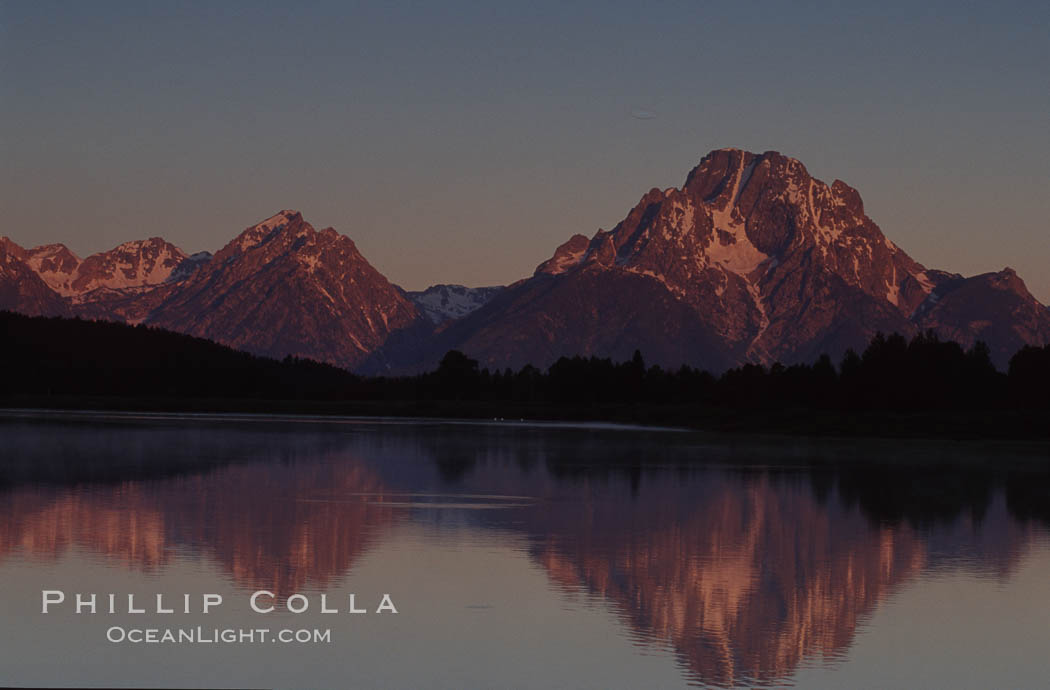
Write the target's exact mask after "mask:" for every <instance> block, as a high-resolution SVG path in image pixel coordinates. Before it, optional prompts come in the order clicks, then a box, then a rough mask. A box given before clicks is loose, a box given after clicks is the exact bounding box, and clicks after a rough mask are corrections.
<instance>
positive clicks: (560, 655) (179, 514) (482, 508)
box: [0, 413, 1050, 688]
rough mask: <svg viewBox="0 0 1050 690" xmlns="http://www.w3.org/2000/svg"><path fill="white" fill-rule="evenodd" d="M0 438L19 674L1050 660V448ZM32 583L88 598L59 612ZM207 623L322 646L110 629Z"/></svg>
mask: <svg viewBox="0 0 1050 690" xmlns="http://www.w3.org/2000/svg"><path fill="white" fill-rule="evenodd" d="M0 434H2V450H0V452H2V454H3V458H2V462H0V584H2V590H0V621H2V624H0V686H4V685H7V686H12V685H15V686H63V685H65V686H68V685H74V684H79V685H81V686H115V687H119V686H125V687H239V688H269V687H281V688H325V687H331V688H350V687H367V688H380V687H391V688H400V687H427V688H473V687H479V688H483V687H496V688H526V687H529V688H551V687H558V688H561V687H565V688H674V687H687V686H711V687H735V686H773V687H780V686H798V687H804V688H843V687H850V688H890V687H901V688H904V687H945V688H949V687H950V688H962V687H972V688H987V687H1046V684H1047V679H1050V532H1048V528H1047V526H1048V525H1050V480H1048V478H1047V475H1046V473H1045V472H1043V471H1040V472H1033V471H1030V470H1025V469H1024V467H1025V465H1026V464H1028V465H1029V466H1031V464H1032V463H1033V462H1035V463H1041V464H1042V465H1043V466H1044V467H1045V465H1046V462H1047V460H1046V457H1045V455H1041V453H1042V452H1043V451H1042V450H1041V449H1031V448H1024V447H1012V446H992V445H980V444H974V443H969V444H966V443H933V442H909V441H895V442H889V441H887V442H870V441H867V442H861V441H839V442H833V441H823V442H816V441H805V440H785V439H766V440H763V439H747V438H741V437H737V438H727V437H719V436H708V435H704V434H698V433H691V432H690V433H686V432H676V431H644V430H637V429H633V430H632V429H619V428H606V427H590V428H571V427H557V426H546V427H545V426H530V425H525V424H521V425H497V424H452V423H435V422H399V421H370V422H364V421H355V420H340V421H324V422H322V421H311V420H291V419H287V418H273V417H246V416H226V417H207V416H196V417H193V416H165V415H137V416H130V415H129V416H121V415H101V416H99V415H65V416H51V417H50V418H47V419H40V418H34V417H33V416H32V415H28V414H27V415H17V414H15V415H12V414H10V413H8V414H7V415H6V416H4V417H0ZM916 459H921V460H922V461H923V462H925V463H927V466H926V469H923V470H905V469H903V467H904V466H906V465H908V464H909V463H912V462H914V461H915V460H916ZM989 459H991V460H994V462H993V463H991V464H992V465H994V466H995V467H996V468H997V469H995V470H994V471H993V470H988V469H982V468H983V467H987V466H988V464H989V463H987V462H985V461H987V460H989ZM844 460H845V461H847V463H846V465H845V466H848V467H849V469H848V470H847V469H843V467H844V465H843V463H842V461H844ZM41 590H58V591H62V592H64V593H65V595H66V597H67V601H66V602H64V603H62V604H60V605H55V606H53V607H52V609H51V611H50V612H49V613H48V614H46V615H45V614H43V613H41ZM259 590H266V591H269V592H272V593H274V594H275V598H276V600H277V601H276V604H277V605H278V606H277V610H276V611H274V612H272V613H267V614H260V613H256V612H254V611H252V609H251V608H250V606H249V597H250V595H251V594H252V593H253V592H256V591H259ZM76 593H82V594H85V595H86V594H88V593H97V595H98V612H97V613H95V614H94V615H92V614H89V613H87V612H84V613H81V614H76V613H75V612H74V606H73V603H72V600H73V597H74V596H75V594H76ZM109 593H115V594H116V595H117V597H116V602H117V604H116V609H117V610H118V612H117V613H114V614H109V613H106V612H105V610H104V609H105V608H106V606H107V604H106V603H105V601H106V597H107V596H108V594H109ZM206 593H213V594H219V595H221V596H222V597H223V603H222V605H221V606H219V607H216V608H214V609H213V610H212V611H211V612H209V613H208V614H204V613H202V612H201V611H200V608H201V603H200V602H201V597H202V596H203V595H204V594H206ZM295 593H301V594H303V595H304V596H305V597H306V600H307V601H308V603H309V608H308V610H307V611H306V612H304V613H301V614H292V613H289V612H288V611H286V610H284V608H283V606H282V604H283V602H284V600H285V599H286V598H287V597H288V596H289V595H292V594H295ZM322 593H324V594H326V596H327V603H328V606H329V607H333V608H337V609H338V611H339V612H338V613H336V614H324V613H321V611H320V595H321V594H322ZM350 593H354V595H355V605H356V606H357V607H358V608H364V609H366V610H367V611H369V613H364V614H354V613H349V612H347V608H348V604H347V602H348V595H349V594H350ZM128 594H133V595H135V597H136V603H135V605H136V606H139V605H144V607H145V608H146V609H147V613H144V614H129V613H127V612H126V604H127V602H126V599H127V596H128ZM157 594H162V595H164V597H165V599H164V606H172V605H173V608H175V609H176V612H175V613H171V614H163V613H157V612H156V611H155V603H156V602H155V597H156V595H157ZM185 594H189V595H191V596H190V601H191V604H190V605H191V609H192V610H191V612H190V613H184V612H182V607H183V604H184V600H183V597H184V595H185ZM384 594H389V595H390V600H391V602H392V603H393V604H394V605H395V607H396V609H397V614H392V613H389V612H385V613H375V612H374V611H375V609H376V608H377V607H378V606H379V604H380V603H381V598H382V596H383V595H384ZM262 601H263V603H266V602H267V601H268V600H266V599H263V600H262ZM294 601H295V602H296V604H298V602H300V601H301V599H296V600H294ZM198 627H200V628H201V629H202V630H203V631H204V634H202V635H201V636H202V637H206V636H207V635H206V633H207V631H209V630H215V629H225V628H231V629H238V630H239V629H262V628H266V629H268V630H272V631H274V632H276V631H277V630H281V629H288V630H293V631H295V630H307V631H313V630H321V631H323V630H328V631H330V632H329V635H330V641H327V642H325V641H323V640H322V641H318V642H306V643H295V642H292V643H284V642H273V641H272V640H269V639H268V640H266V641H265V642H250V643H249V642H245V643H220V642H214V643H210V644H207V643H196V644H191V643H188V642H183V643H131V642H126V641H125V642H111V641H108V640H107V635H109V634H110V630H111V629H112V628H120V629H122V630H125V631H127V630H133V629H158V630H164V629H175V630H179V629H186V630H190V629H192V630H195V629H197V628H198Z"/></svg>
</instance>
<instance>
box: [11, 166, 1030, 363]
mask: <svg viewBox="0 0 1050 690" xmlns="http://www.w3.org/2000/svg"><path fill="white" fill-rule="evenodd" d="M0 308H6V309H13V310H16V311H22V312H26V313H31V314H57V315H73V314H76V315H80V316H84V317H90V318H107V319H117V320H121V321H126V322H130V323H148V324H153V325H157V326H162V327H165V328H169V329H172V330H176V331H181V332H186V333H190V334H192V335H197V336H202V337H206V338H211V339H214V340H217V341H219V342H222V343H225V344H227V345H232V346H234V347H239V348H243V349H245V350H248V351H251V352H255V353H259V354H265V355H271V356H277V357H283V356H285V355H297V356H303V357H310V358H313V359H318V360H323V361H327V362H330V363H334V364H337V365H341V366H346V367H351V368H355V369H358V370H360V371H363V372H366V373H380V372H382V373H407V372H415V371H420V370H425V369H430V368H433V367H434V366H436V364H437V362H438V361H439V360H440V358H441V356H442V355H444V353H445V352H447V351H448V350H450V349H459V350H462V351H464V352H465V353H467V354H468V355H469V356H471V357H475V358H477V359H479V360H480V361H481V362H482V364H483V365H484V366H488V367H499V368H503V367H512V368H518V367H521V366H523V365H525V364H529V363H531V364H534V365H536V366H539V367H546V366H548V365H549V364H551V363H552V362H554V361H555V360H556V359H557V358H558V357H561V356H573V355H597V356H602V357H613V358H614V359H619V360H623V359H627V358H629V357H630V356H631V355H632V354H633V352H634V351H635V350H636V349H639V350H641V351H642V352H643V353H644V355H645V357H646V360H647V361H648V362H650V363H658V364H661V365H664V366H670V367H677V366H679V365H681V364H683V363H686V364H690V365H692V366H697V367H703V368H707V369H709V370H712V371H721V370H723V369H725V368H727V367H730V366H734V365H738V364H741V363H744V362H761V363H767V364H768V363H772V362H774V361H780V362H784V363H791V362H798V361H811V360H813V359H815V358H816V357H817V356H819V355H820V354H821V353H824V352H827V353H829V354H831V355H832V356H833V357H835V358H837V357H839V356H841V354H842V353H843V352H844V351H845V350H846V349H847V348H850V347H852V348H857V349H859V348H863V347H864V345H865V344H866V343H867V342H868V340H869V339H870V338H871V336H872V335H873V334H874V333H875V332H876V331H883V332H887V333H889V332H899V333H902V334H905V335H912V334H914V333H917V332H919V331H920V330H925V329H932V330H934V331H935V332H937V333H938V334H939V335H941V336H942V337H944V338H950V339H954V340H958V341H960V342H962V343H963V344H965V345H970V344H972V343H973V342H974V341H976V340H984V341H986V342H988V344H989V345H990V347H991V349H992V354H993V357H994V359H995V361H996V363H997V364H998V365H999V366H1000V367H1002V366H1005V364H1006V362H1007V361H1008V358H1009V356H1010V355H1011V354H1013V352H1015V351H1016V350H1017V349H1018V348H1019V347H1020V346H1022V345H1024V344H1028V343H1033V344H1043V343H1046V342H1048V341H1050V311H1048V310H1047V308H1046V307H1045V306H1043V305H1042V304H1040V303H1039V302H1038V301H1037V300H1036V299H1035V298H1034V297H1033V296H1032V295H1031V294H1030V293H1029V292H1028V290H1027V289H1026V288H1025V285H1024V282H1023V281H1022V280H1021V279H1020V278H1019V277H1018V276H1017V275H1016V274H1015V273H1014V272H1013V271H1012V270H1010V269H1004V270H1003V271H1002V272H999V273H989V274H984V275H979V276H974V277H971V278H964V277H962V276H960V275H957V274H954V273H947V272H944V271H938V270H933V269H927V268H926V267H924V266H922V265H921V264H919V263H918V262H916V261H915V260H913V259H912V258H911V257H909V256H908V255H907V254H906V253H905V252H904V251H903V250H901V249H900V248H899V247H897V245H895V244H894V243H893V242H892V241H890V240H889V239H888V238H887V237H886V236H885V235H883V233H882V231H881V230H880V229H879V228H878V226H877V225H875V223H874V222H873V221H872V220H871V219H870V218H869V217H868V216H867V215H866V214H865V212H864V205H863V202H862V201H861V198H860V195H859V194H858V192H857V191H856V190H855V189H853V188H852V187H850V186H849V185H847V184H846V183H844V182H842V181H841V180H835V181H834V182H833V183H832V184H830V185H828V184H826V183H824V182H822V181H820V180H817V179H814V178H813V177H812V176H811V175H810V174H809V173H808V172H807V170H806V168H805V167H804V166H803V165H802V163H800V162H799V161H797V160H795V159H792V158H788V157H786V156H782V155H780V154H779V153H776V152H772V151H771V152H766V153H763V154H754V153H749V152H746V151H740V150H737V149H724V150H718V151H713V152H712V153H710V154H708V155H707V156H705V157H704V158H703V159H702V160H701V161H700V164H699V165H698V166H697V167H696V168H694V169H693V170H692V171H691V172H690V173H689V174H688V176H687V177H686V179H685V182H684V184H683V185H682V186H681V187H680V188H670V189H666V190H659V189H652V190H650V191H649V192H648V193H646V194H645V195H644V196H643V197H642V198H641V200H640V201H639V202H638V203H637V205H635V207H634V208H632V209H631V210H630V212H629V213H628V214H627V216H626V217H625V218H624V219H623V220H622V221H621V222H620V223H618V224H617V225H616V226H615V227H614V228H612V229H611V230H608V231H606V230H599V231H598V232H597V233H596V234H595V235H594V236H593V237H591V238H587V237H585V236H584V235H574V236H573V237H571V238H569V240H568V241H566V242H565V243H564V244H563V245H561V246H560V247H558V248H557V250H556V251H555V252H554V254H553V256H552V257H551V258H550V259H549V260H547V261H545V262H543V263H542V264H540V266H539V267H537V269H536V271H535V273H534V274H533V275H532V276H531V277H529V278H527V279H524V280H520V281H518V282H516V283H514V284H512V285H510V286H508V287H506V288H502V287H488V288H473V289H472V288H467V287H463V286H460V285H436V286H433V287H431V288H429V289H427V290H424V291H420V292H404V291H402V290H401V289H400V288H398V287H397V286H395V285H392V284H391V283H390V282H389V281H388V280H387V279H386V278H385V277H383V276H382V275H381V274H380V273H379V272H378V271H376V270H375V269H374V268H373V267H372V266H371V265H370V264H369V263H368V261H367V260H366V259H365V258H364V257H363V256H362V255H361V254H360V252H359V251H358V250H357V247H356V246H355V245H354V243H353V242H352V241H351V240H350V239H349V238H347V237H345V236H343V235H340V234H339V233H337V232H336V231H335V230H332V229H331V228H328V229H325V230H321V231H316V230H314V228H313V227H312V226H310V225H309V223H307V222H306V221H304V220H303V218H302V216H301V215H300V214H299V213H297V212H294V211H282V212H280V213H278V214H277V215H275V216H273V217H271V218H268V219H267V220H265V221H263V222H261V223H258V224H256V225H253V226H251V227H249V228H247V229H246V230H244V231H243V232H242V233H241V234H240V235H238V236H237V237H236V238H235V239H234V240H233V241H231V242H230V243H229V244H227V245H226V246H225V247H223V248H222V249H221V250H220V251H219V252H218V253H216V254H215V255H214V256H212V255H210V254H209V253H207V252H201V253H198V254H194V255H192V256H188V255H187V254H186V253H185V252H183V251H182V250H180V249H179V248H178V247H175V246H174V245H172V244H170V243H168V242H166V241H164V240H163V239H161V238H151V239H149V240H143V241H138V242H128V243H125V244H122V245H120V246H119V247H117V248H115V249H112V250H110V251H108V252H102V253H99V254H95V255H92V256H89V257H88V258H86V259H83V260H81V259H80V258H78V257H77V256H76V255H75V254H73V253H72V252H71V251H69V249H68V248H66V247H65V246H63V245H60V244H53V245H44V246H41V247H35V248H32V249H23V248H22V247H19V246H18V245H17V244H15V243H13V242H11V241H10V240H7V239H6V238H3V239H2V240H0Z"/></svg>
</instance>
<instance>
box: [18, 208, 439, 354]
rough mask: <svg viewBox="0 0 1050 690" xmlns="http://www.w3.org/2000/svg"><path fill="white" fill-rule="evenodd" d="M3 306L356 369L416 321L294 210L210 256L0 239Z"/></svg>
mask: <svg viewBox="0 0 1050 690" xmlns="http://www.w3.org/2000/svg"><path fill="white" fill-rule="evenodd" d="M0 252H2V254H0V308H7V309H12V310H15V311H21V312H25V313H30V314H47V315H64V316H71V315H77V316H82V317H85V318H100V319H112V320H118V321H124V322H128V323H147V324H149V325H155V326H160V327H163V328H168V329H170V330H174V331H179V332H183V333H188V334H191V335H196V336H200V337H204V338H209V339H212V340H216V341H218V342H221V343H224V344H227V345H231V346H233V347H238V348H241V349H244V350H247V351H249V352H254V353H257V354H263V355H269V356H274V357H284V356H286V355H294V356H301V357H309V358H312V359H317V360H321V361H326V362H331V363H333V364H337V365H341V366H345V367H348V368H352V367H354V366H355V365H356V364H358V362H359V361H360V360H361V359H363V358H364V357H365V356H367V355H368V354H369V353H371V352H372V351H374V350H375V349H377V348H378V347H379V346H380V345H381V344H382V343H384V342H385V341H386V340H387V339H388V338H389V336H390V334H391V333H392V332H394V331H396V330H398V329H401V328H403V327H405V326H408V325H411V324H415V323H417V322H421V321H424V319H422V317H421V316H420V314H419V311H418V310H417V309H416V307H415V306H414V305H413V304H412V302H411V301H410V300H409V299H408V298H407V297H405V296H404V295H403V294H402V292H401V290H399V289H398V288H397V287H395V286H393V285H391V284H390V282H389V281H387V280H386V278H384V277H383V276H382V275H381V274H380V273H379V272H378V271H376V270H375V269H374V268H373V267H372V266H371V265H370V264H369V263H368V261H366V260H365V258H364V257H363V256H361V253H360V252H358V250H357V247H356V246H355V245H354V243H353V242H352V241H351V240H350V239H349V238H347V237H345V236H343V235H340V234H339V233H337V232H336V231H335V230H333V229H331V228H328V229H325V230H321V231H320V232H318V231H317V230H314V228H313V227H312V226H311V225H310V224H309V223H307V222H306V221H304V220H303V218H302V216H301V215H300V214H299V213H297V212H295V211H282V212H280V213H278V214H277V215H275V216H273V217H271V218H268V219H267V220H265V221H263V222H262V223H258V224H256V225H253V226H251V227H249V228H247V229H246V230H244V232H242V233H241V234H240V235H238V236H237V237H236V238H235V239H234V240H233V241H232V242H230V243H229V244H227V245H226V246H225V247H223V249H222V250H221V251H219V252H218V253H217V254H216V255H215V256H212V255H211V254H209V253H208V252H199V253H197V254H193V255H192V256H188V255H187V254H186V253H185V252H183V251H182V250H181V249H179V248H178V247H175V246H174V245H172V244H170V243H168V242H165V241H164V240H162V239H160V238H152V239H149V240H143V241H140V242H127V243H125V244H122V245H120V246H119V247H116V248H115V249H112V250H110V251H108V252H102V253H99V254H95V255H92V256H89V257H88V258H86V259H83V260H81V259H79V258H78V257H77V256H76V255H75V254H73V253H72V252H70V251H69V249H67V248H66V247H65V246H63V245H45V246H42V247H36V248H34V249H29V250H26V249H23V248H21V247H19V246H18V245H16V244H15V243H13V242H11V241H10V240H7V239H6V238H4V239H3V241H2V242H0Z"/></svg>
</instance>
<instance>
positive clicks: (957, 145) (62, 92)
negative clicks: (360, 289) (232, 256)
mask: <svg viewBox="0 0 1050 690" xmlns="http://www.w3.org/2000/svg"><path fill="white" fill-rule="evenodd" d="M497 4H498V5H499V6H497ZM0 104H2V106H0V127H2V132H3V134H2V139H0V160H2V163H0V170H2V175H3V177H2V185H0V208H2V214H3V222H2V225H0V234H7V235H9V236H11V237H12V238H13V239H15V240H16V241H17V242H19V243H22V244H26V245H35V244H41V243H46V242H65V243H66V244H68V245H69V246H70V247H71V248H72V249H74V251H76V252H78V253H80V254H81V255H85V254H88V253H91V252H93V251H98V250H101V249H107V248H109V247H111V246H113V245H115V244H117V243H119V242H121V241H124V240H128V239H137V238H141V237H145V236H152V235H161V236H163V237H165V238H167V239H169V240H171V241H173V242H175V243H176V244H178V245H180V246H181V247H182V248H183V249H185V250H187V251H196V250H200V249H209V250H215V249H217V248H219V247H220V246H222V245H223V244H225V242H226V241H227V240H229V239H230V238H231V237H233V236H234V235H235V234H236V233H237V232H239V231H240V230H241V229H243V228H244V227H246V226H248V225H250V224H252V223H254V222H256V221H258V220H261V219H262V218H265V217H266V216H269V215H271V214H272V213H274V212H276V211H277V210H279V209H282V208H296V209H299V210H301V211H302V212H303V213H304V215H305V216H306V218H307V220H309V221H310V222H311V223H313V224H314V226H315V227H318V228H321V227H323V226H328V225H331V226H334V227H335V228H336V229H337V230H339V231H341V232H343V233H345V234H347V235H349V236H350V237H352V238H353V239H354V240H355V241H356V242H357V244H358V246H359V247H360V248H361V250H362V251H363V252H364V254H365V255H366V256H367V257H368V258H369V260H370V261H372V263H373V264H374V265H376V267H377V268H379V269H380V270H381V271H383V272H384V273H385V274H386V275H387V276H388V277H389V278H390V279H391V280H393V281H395V282H397V283H399V284H401V285H403V286H404V287H407V288H410V289H416V288H421V287H424V286H426V285H428V284H431V283H435V282H462V283H467V284H472V285H480V284H493V283H506V282H510V281H513V280H515V279H517V278H520V277H522V276H525V275H527V274H529V273H531V271H532V269H533V268H534V267H535V265H536V264H538V263H539V262H540V261H542V260H544V259H545V258H547V257H548V256H549V255H550V254H551V252H552V251H553V250H554V248H555V247H556V246H557V245H558V244H560V243H561V242H562V241H564V240H565V239H566V238H567V237H568V236H570V235H572V234H573V233H577V232H582V233H584V234H586V235H590V234H592V233H593V232H594V231H595V230H596V229H597V228H598V227H599V226H601V227H606V228H608V227H610V226H612V225H613V224H614V223H616V222H617V221H618V220H620V219H621V218H622V217H623V215H624V214H625V213H626V212H627V210H628V209H629V208H630V207H631V206H632V205H634V203H635V202H636V201H637V200H638V198H639V197H640V196H641V195H642V194H643V193H644V192H645V191H646V190H648V189H649V188H651V187H667V186H671V185H679V184H681V183H682V181H683V180H684V178H685V175H686V173H687V172H688V170H689V169H690V168H691V167H692V166H693V165H695V164H696V163H697V161H698V160H699V159H700V158H701V157H702V156H703V155H704V154H705V153H706V152H707V151H709V150H711V149H713V148H719V147H724V146H734V147H739V148H746V149H751V150H755V151H764V150H768V149H775V150H778V151H781V152H782V153H785V154H787V155H791V156H794V157H796V158H799V159H800V160H802V161H803V162H804V163H805V164H806V165H807V167H808V168H809V170H810V172H811V173H812V174H814V175H816V176H817V177H820V178H822V179H825V180H827V181H831V180H832V179H834V178H836V177H837V178H841V179H843V180H845V181H847V182H849V183H850V184H852V185H853V186H855V187H857V188H858V189H859V190H860V192H861V195H862V196H863V198H864V200H865V203H866V208H867V210H868V213H869V215H871V216H872V217H873V218H874V220H875V221H876V222H877V223H878V224H879V225H880V226H881V227H882V229H883V230H884V231H885V232H886V234H887V235H888V236H889V237H890V238H891V239H893V240H894V241H895V242H896V243H897V244H899V245H900V246H902V247H904V248H905V249H906V250H907V251H908V252H909V253H911V254H912V255H913V256H914V257H915V258H916V259H918V260H919V261H921V262H923V263H925V264H927V265H929V266H933V267H939V268H945V269H950V270H955V271H960V272H963V273H966V274H972V273H977V272H982V271H990V270H998V269H1001V268H1002V267H1003V266H1006V265H1009V266H1013V267H1014V268H1016V269H1017V270H1018V271H1019V272H1020V274H1021V276H1022V277H1023V278H1024V279H1025V280H1026V281H1027V283H1028V285H1029V287H1030V289H1032V291H1033V292H1034V293H1035V294H1036V296H1037V297H1039V298H1040V299H1042V300H1043V301H1044V302H1047V301H1050V270H1047V266H1048V265H1050V172H1048V170H1050V168H1048V165H1050V3H1046V2H1026V3H1010V2H1003V3H967V2H950V3H936V2H933V3H922V4H917V3H892V2H890V3H869V2H863V3H860V2H857V3H854V4H853V6H852V7H842V6H840V5H839V4H838V3H835V4H830V3H829V4H821V3H781V2H776V3H761V2H759V3H752V2H717V3H702V2H683V3H661V2H641V1H640V0H636V1H635V2H631V3H621V2H607V3H590V2H587V3H584V2H578V3H572V2H558V3H546V2H528V3H514V4H509V3H469V2H441V3H435V2H429V3H404V2H396V1H395V2H382V3H370V4H353V3H345V2H331V3H329V2H316V3H294V4H293V3H287V4H276V3H256V2H252V3H235V2H231V1H224V2H219V3H192V2H186V3H178V4H175V3H172V4H163V3H148V2H128V3H105V2H90V3H88V2H80V3H75V2H63V3H49V2H10V1H4V2H0ZM643 112H645V113H649V114H651V115H652V117H646V118H640V117H637V115H639V114H641V113H643Z"/></svg>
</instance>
